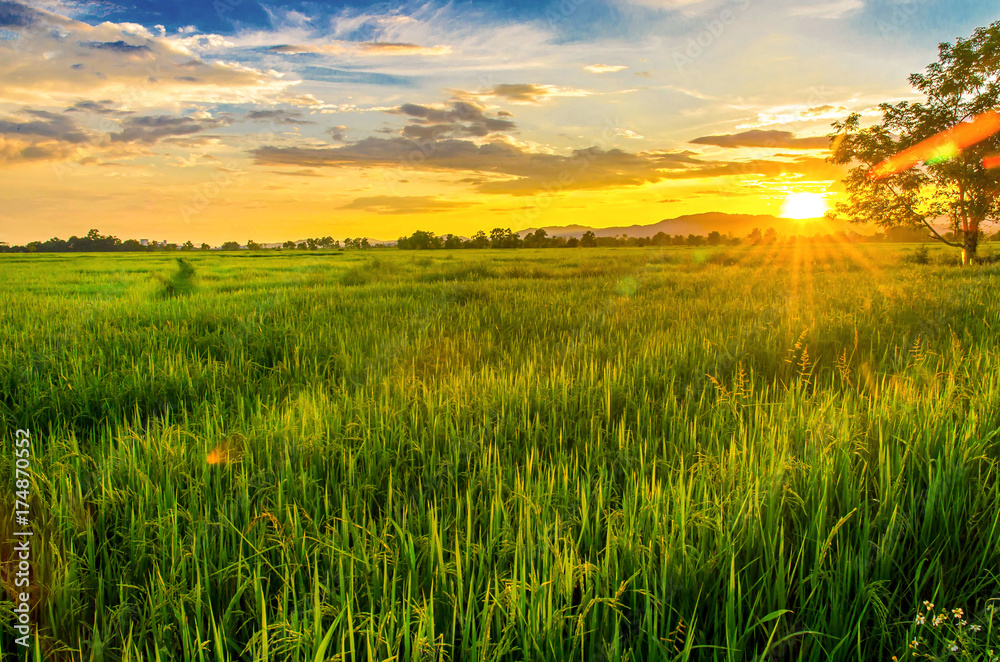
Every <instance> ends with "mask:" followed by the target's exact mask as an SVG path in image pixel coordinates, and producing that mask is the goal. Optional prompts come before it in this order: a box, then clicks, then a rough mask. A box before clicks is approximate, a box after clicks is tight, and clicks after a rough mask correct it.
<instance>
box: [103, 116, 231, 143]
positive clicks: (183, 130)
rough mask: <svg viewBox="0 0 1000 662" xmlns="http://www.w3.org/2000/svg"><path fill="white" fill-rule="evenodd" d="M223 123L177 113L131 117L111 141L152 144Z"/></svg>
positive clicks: (112, 136) (112, 135) (114, 134)
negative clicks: (177, 114)
mask: <svg viewBox="0 0 1000 662" xmlns="http://www.w3.org/2000/svg"><path fill="white" fill-rule="evenodd" d="M221 124H223V122H222V121H221V120H213V119H210V118H205V119H202V118H194V117H179V116H176V115H146V116H142V117H129V118H126V119H125V120H124V122H123V123H122V131H121V132H120V133H112V134H111V142H127V143H142V144H146V145H150V144H153V143H156V142H159V141H160V140H163V139H166V138H173V137H176V136H189V135H192V134H195V133H200V132H201V131H204V130H206V129H209V128H214V127H217V126H220V125H221Z"/></svg>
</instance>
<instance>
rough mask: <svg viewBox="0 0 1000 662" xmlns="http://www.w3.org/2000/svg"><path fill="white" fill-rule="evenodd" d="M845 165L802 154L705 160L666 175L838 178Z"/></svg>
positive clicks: (673, 177)
mask: <svg viewBox="0 0 1000 662" xmlns="http://www.w3.org/2000/svg"><path fill="white" fill-rule="evenodd" d="M846 172H847V169H846V168H845V167H843V166H838V165H834V164H832V163H829V162H827V160H826V159H822V158H816V157H803V158H801V159H797V160H795V161H771V160H767V159H757V160H751V161H705V162H703V163H702V164H701V165H700V166H699V167H695V168H688V169H685V170H672V171H670V172H668V173H666V175H665V178H666V179H712V178H716V177H768V178H771V177H780V176H783V175H798V176H801V177H803V178H806V179H810V180H839V179H842V178H843V177H844V175H845V174H846Z"/></svg>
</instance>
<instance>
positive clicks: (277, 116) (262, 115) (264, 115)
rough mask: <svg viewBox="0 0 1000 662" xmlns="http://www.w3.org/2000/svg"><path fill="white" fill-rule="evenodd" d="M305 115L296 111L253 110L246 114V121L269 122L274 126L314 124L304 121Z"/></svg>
mask: <svg viewBox="0 0 1000 662" xmlns="http://www.w3.org/2000/svg"><path fill="white" fill-rule="evenodd" d="M304 118H305V115H304V114H303V113H302V112H301V111H298V110H283V109H280V108H279V109H277V110H254V111H251V112H249V113H247V119H248V120H252V121H254V122H271V123H274V124H315V122H313V121H311V120H307V119H304Z"/></svg>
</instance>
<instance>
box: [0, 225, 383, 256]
mask: <svg viewBox="0 0 1000 662" xmlns="http://www.w3.org/2000/svg"><path fill="white" fill-rule="evenodd" d="M376 246H380V245H378V244H376V245H374V246H373V245H372V244H371V243H369V242H368V239H367V238H365V237H358V238H350V237H348V238H347V239H345V240H344V242H343V245H341V242H340V240H339V239H334V238H333V237H329V236H327V237H310V238H308V239H306V240H305V241H300V242H295V241H286V242H285V243H284V244H282V246H281V247H282V248H283V249H294V250H303V251H306V250H309V251H315V250H331V249H333V250H337V249H368V248H375V247H376ZM266 248H267V247H265V246H264V245H263V244H260V243H258V242H256V241H254V240H253V239H249V240H247V242H246V243H245V244H241V243H240V242H238V241H227V242H224V243H223V244H222V245H221V246H219V247H218V249H216V248H214V247H212V246H210V245H209V244H207V243H202V244H200V245H195V243H194V242H192V241H186V242H184V243H183V244H171V243H168V242H165V241H163V242H157V241H150V242H143V241H140V240H139V239H124V240H123V239H119V238H118V237H116V236H114V235H110V234H109V235H102V234H101V233H100V231H98V230H96V229H92V230H90V231H89V232H88V233H87V234H86V235H84V236H83V237H77V236H75V235H74V236H71V237H70V238H69V239H60V238H58V237H53V238H52V239H48V240H46V241H31V242H28V243H27V244H24V245H21V246H18V245H13V246H12V245H10V244H8V243H7V242H0V253H110V252H153V251H197V250H201V251H208V250H223V251H239V250H251V251H259V250H265V249H266Z"/></svg>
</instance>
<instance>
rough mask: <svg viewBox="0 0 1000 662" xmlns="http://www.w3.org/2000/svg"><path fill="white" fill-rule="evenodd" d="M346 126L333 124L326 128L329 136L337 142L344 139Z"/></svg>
mask: <svg viewBox="0 0 1000 662" xmlns="http://www.w3.org/2000/svg"><path fill="white" fill-rule="evenodd" d="M346 131H347V127H346V126H343V125H341V126H335V127H332V128H329V129H327V130H326V132H327V133H329V134H330V138H331V139H332V140H334V141H336V142H338V143H342V142H344V141H345V140H346V133H345V132H346Z"/></svg>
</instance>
